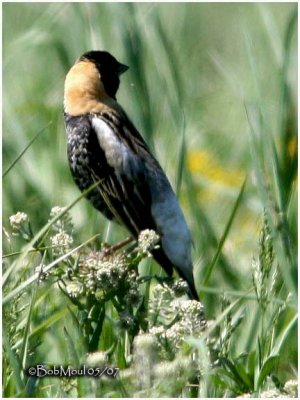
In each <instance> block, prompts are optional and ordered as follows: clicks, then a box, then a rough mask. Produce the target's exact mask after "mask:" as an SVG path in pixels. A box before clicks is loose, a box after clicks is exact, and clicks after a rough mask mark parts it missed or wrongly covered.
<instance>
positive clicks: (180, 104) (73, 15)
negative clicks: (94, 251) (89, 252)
mask: <svg viewBox="0 0 300 400" xmlns="http://www.w3.org/2000/svg"><path fill="white" fill-rule="evenodd" d="M295 10H296V5H295V4H292V3H290V4H289V3H281V4H280V3H273V4H272V3H264V4H263V3H261V4H260V3H253V4H251V3H248V4H245V3H240V4H239V3H227V4H226V3H222V4H213V3H196V4H195V3H194V4H191V3H190V4H188V3H173V4H172V3H168V4H163V3H161V4H159V3H124V4H122V3H117V4H113V3H45V4H39V3H35V4H33V3H6V4H3V171H5V170H6V169H7V168H8V167H9V166H10V165H11V164H12V163H13V162H14V160H15V159H16V158H17V156H18V155H19V154H20V152H21V151H22V150H23V149H24V148H25V147H26V145H27V144H28V143H29V141H30V140H31V139H32V138H33V137H34V136H35V135H36V134H38V133H39V132H40V131H42V133H41V134H40V135H39V136H38V138H37V139H36V140H35V141H34V142H33V144H32V145H31V146H30V147H29V149H28V150H27V152H26V153H25V154H24V155H23V156H22V157H21V159H20V160H19V161H18V162H17V163H16V165H14V167H13V168H12V169H11V170H10V171H9V173H8V174H7V175H6V176H5V177H4V180H3V224H4V226H7V225H8V218H9V216H10V215H12V214H14V213H16V212H17V211H25V212H26V213H28V214H29V216H30V219H31V221H32V225H33V229H34V230H35V231H37V230H38V229H40V228H41V227H42V226H43V225H44V224H45V223H46V221H47V219H48V217H49V212H50V209H51V208H52V207H53V206H55V205H60V206H64V205H67V204H69V203H70V202H71V201H72V200H73V199H75V198H76V197H77V196H78V194H79V192H78V190H77V188H76V187H75V184H74V183H73V181H72V178H71V176H70V172H69V168H68V164H67V157H66V135H65V128H64V121H63V86H64V78H65V75H66V73H67V71H68V69H69V68H70V66H71V65H72V64H73V63H74V61H75V60H76V58H77V57H79V56H80V55H81V54H82V53H84V52H85V51H87V50H91V49H106V50H108V51H109V52H111V53H112V54H113V55H114V56H115V57H116V58H118V59H119V60H120V61H121V62H123V63H125V64H127V65H129V66H130V69H129V71H128V72H127V73H126V74H125V75H124V76H122V82H121V86H120V90H119V93H118V96H117V97H118V100H119V102H120V103H121V104H122V106H123V107H124V108H125V110H126V111H127V113H128V114H129V115H130V117H131V119H132V120H133V121H134V123H135V125H136V126H137V128H138V129H139V130H140V132H141V133H142V134H143V136H144V137H145V139H146V141H147V142H148V144H149V145H150V146H151V148H152V149H153V151H154V152H155V154H156V156H157V157H158V159H159V161H160V163H161V164H162V166H163V168H164V169H165V171H166V173H167V175H168V177H169V178H170V180H171V183H172V185H173V187H174V188H176V187H177V188H178V189H179V190H178V192H179V194H180V201H181V204H182V207H183V209H184V213H185V215H186V217H187V220H188V223H189V225H190V227H191V230H192V232H193V237H194V243H195V248H194V260H195V270H196V280H197V282H198V283H200V282H201V280H202V278H203V274H204V272H203V271H205V267H206V266H207V264H208V263H209V262H210V261H211V259H212V257H213V255H214V253H215V251H216V246H217V243H218V241H219V240H220V237H221V235H222V233H223V231H224V229H225V226H226V223H227V220H228V218H229V215H230V213H231V210H232V208H233V205H234V202H235V199H236V197H237V195H238V192H239V190H240V187H241V185H242V182H243V180H244V178H245V176H246V175H247V177H248V180H247V186H246V193H245V196H244V198H243V202H242V204H241V205H240V207H239V210H238V213H237V215H236V217H235V220H234V223H233V226H232V229H231V230H230V232H229V235H228V236H227V238H226V242H225V246H224V249H223V253H222V256H221V258H220V262H219V263H218V265H217V268H216V269H215V270H214V272H213V276H212V277H211V284H214V285H216V286H217V287H220V288H222V287H223V286H224V287H229V288H234V289H242V288H243V286H244V283H246V285H247V282H248V280H249V277H250V276H251V275H250V266H251V259H252V255H253V253H254V252H255V251H256V249H257V234H258V230H259V227H260V225H261V217H262V212H263V208H264V205H263V204H262V202H261V199H260V198H259V196H258V193H257V187H256V186H255V179H254V171H253V166H252V161H251V152H250V147H249V134H248V133H249V121H248V119H247V113H246V106H247V107H248V106H249V107H251V106H252V105H253V104H257V103H258V104H259V105H260V106H261V107H263V109H264V113H265V114H264V118H265V124H266V125H267V129H268V130H269V131H271V132H272V135H273V137H274V140H275V143H276V145H278V146H279V151H280V146H281V144H282V142H281V138H280V136H281V134H280V129H281V125H280V124H281V122H280V121H281V120H280V118H279V115H280V107H281V103H280V102H281V94H280V93H281V89H282V86H281V76H282V64H283V62H284V57H285V54H284V51H285V38H286V35H287V33H286V31H287V27H288V26H289V21H290V19H291V18H292V15H293V13H295ZM296 46H297V43H296V35H295V34H291V40H290V49H291V51H290V53H289V57H290V58H289V65H288V71H287V77H288V85H289V90H290V91H289V93H290V97H289V98H290V104H294V105H295V104H296V95H297V94H296V83H297V52H296V49H297V47H296ZM183 139H184V142H183ZM183 143H184V144H185V146H186V147H185V148H186V157H185V159H186V164H187V169H188V171H189V172H190V173H191V175H190V176H191V177H192V180H193V197H191V195H190V190H191V187H190V185H189V184H188V183H187V180H186V179H185V175H184V174H183V175H182V177H183V179H182V180H181V179H180V178H181V174H180V171H181V168H180V162H181V161H182V152H181V150H182V149H183V148H184V147H183ZM287 149H289V150H288V151H290V153H291V154H294V153H295V152H296V139H295V137H294V136H292V137H291V138H290V139H289V141H288V143H287ZM292 179H294V177H292ZM295 179H296V178H295ZM295 179H294V184H295V185H296V180H295ZM295 207H296V206H295V204H294V206H293V209H292V214H291V215H292V217H293V218H294V217H295V215H296V214H295V212H296V211H295V210H296V209H295ZM71 213H72V215H73V217H74V221H75V223H76V227H75V234H76V235H77V239H76V240H77V241H78V243H80V242H82V241H83V240H86V239H87V238H88V237H90V236H91V235H92V234H94V233H99V232H100V233H101V232H103V238H108V239H109V240H110V241H112V242H113V241H115V240H118V239H119V238H122V237H124V235H125V231H124V230H122V229H120V228H118V227H116V226H115V225H112V226H110V227H109V229H108V224H107V221H106V220H105V219H104V218H103V217H102V216H101V215H100V214H99V213H97V212H96V211H95V210H94V209H93V208H92V207H91V206H90V205H89V204H88V202H86V201H85V200H82V201H80V202H79V203H78V204H76V206H75V207H74V208H73V209H72V210H71ZM292 229H293V230H294V232H296V221H295V222H294V223H293V224H292ZM13 250H16V249H13V248H11V244H10V243H9V242H8V241H6V239H5V237H4V252H9V251H13ZM210 306H213V302H212V303H211V304H210V303H209V304H208V305H207V307H208V308H209V307H210Z"/></svg>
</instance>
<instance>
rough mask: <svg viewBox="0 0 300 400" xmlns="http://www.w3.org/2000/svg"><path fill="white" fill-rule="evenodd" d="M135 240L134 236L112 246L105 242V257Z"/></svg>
mask: <svg viewBox="0 0 300 400" xmlns="http://www.w3.org/2000/svg"><path fill="white" fill-rule="evenodd" d="M133 240H134V238H133V237H132V236H129V237H128V238H126V239H124V240H121V241H120V242H119V243H116V244H114V245H112V246H110V245H107V244H104V246H105V247H104V249H103V250H102V253H103V257H105V256H110V255H111V254H113V253H115V252H116V251H117V250H120V249H121V248H122V247H124V246H126V245H127V244H129V243H131V242H132V241H133Z"/></svg>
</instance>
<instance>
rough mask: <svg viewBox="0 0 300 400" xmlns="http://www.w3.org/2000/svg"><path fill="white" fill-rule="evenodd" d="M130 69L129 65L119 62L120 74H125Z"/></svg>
mask: <svg viewBox="0 0 300 400" xmlns="http://www.w3.org/2000/svg"><path fill="white" fill-rule="evenodd" d="M128 69H129V67H128V66H127V65H125V64H121V63H119V65H118V73H119V75H121V74H124V72H126V71H127V70H128Z"/></svg>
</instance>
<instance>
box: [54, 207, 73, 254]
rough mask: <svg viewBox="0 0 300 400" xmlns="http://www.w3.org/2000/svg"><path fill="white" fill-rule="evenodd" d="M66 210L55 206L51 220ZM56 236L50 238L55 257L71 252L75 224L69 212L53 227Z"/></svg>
mask: <svg viewBox="0 0 300 400" xmlns="http://www.w3.org/2000/svg"><path fill="white" fill-rule="evenodd" d="M65 209H66V208H65V207H59V206H55V207H52V209H51V211H50V220H51V219H53V218H55V217H57V216H59V215H60V214H61V213H62V212H63V211H64V210H65ZM51 230H52V231H53V232H54V234H53V235H52V236H51V237H50V240H51V244H52V246H53V247H54V249H53V253H54V254H55V255H61V254H65V253H67V252H68V251H69V250H70V246H71V245H72V244H73V242H74V240H73V237H72V230H73V224H72V221H71V218H70V215H69V213H68V212H66V213H65V214H64V215H63V216H62V217H61V218H59V219H58V220H57V221H56V222H55V223H54V224H52V225H51Z"/></svg>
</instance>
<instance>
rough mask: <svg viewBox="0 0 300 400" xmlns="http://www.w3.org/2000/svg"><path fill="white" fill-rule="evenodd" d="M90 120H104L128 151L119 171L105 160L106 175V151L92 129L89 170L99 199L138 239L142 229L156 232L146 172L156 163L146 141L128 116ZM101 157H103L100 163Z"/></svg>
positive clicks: (111, 116) (92, 116) (108, 116)
mask: <svg viewBox="0 0 300 400" xmlns="http://www.w3.org/2000/svg"><path fill="white" fill-rule="evenodd" d="M90 118H91V123H92V120H93V118H99V119H101V120H102V121H103V122H104V123H105V124H106V125H107V126H108V127H109V128H110V129H111V131H112V132H113V134H114V135H115V137H116V140H118V141H119V142H120V144H123V145H124V146H125V147H124V149H126V150H128V153H127V160H126V163H123V164H122V165H120V166H119V167H117V166H114V165H111V164H109V162H108V161H107V159H105V161H106V168H105V174H103V172H104V168H103V158H102V157H103V153H104V151H103V149H102V147H101V145H100V143H99V137H98V135H99V133H98V135H97V132H96V131H95V129H94V128H93V126H91V140H92V141H93V147H94V152H93V154H94V157H92V158H91V162H90V169H91V176H92V179H93V181H94V182H97V181H99V186H98V191H99V195H100V196H101V197H102V198H103V199H104V201H105V203H106V205H107V207H108V209H109V210H110V212H111V213H112V214H113V215H114V218H115V220H117V221H118V222H120V223H122V224H124V225H125V226H126V227H127V229H128V230H129V231H130V232H131V233H132V235H134V236H135V237H137V236H138V234H139V232H140V231H141V230H143V229H154V230H156V225H155V221H154V220H153V218H152V215H151V193H150V190H149V187H148V184H147V180H146V168H149V165H150V167H151V163H152V164H155V163H156V161H155V160H154V159H153V157H152V156H151V155H150V153H149V151H148V149H147V146H146V144H145V142H144V140H143V138H142V137H141V136H140V134H139V133H138V132H137V130H136V129H135V128H134V126H133V125H132V123H131V122H130V121H129V120H128V118H126V116H115V115H113V114H112V113H104V112H103V113H101V114H99V115H91V116H90ZM99 154H102V157H101V158H102V160H101V162H99ZM104 158H105V154H104Z"/></svg>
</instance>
